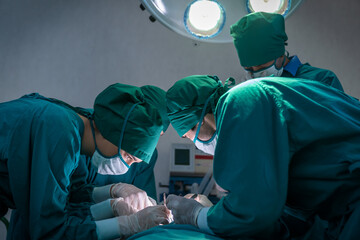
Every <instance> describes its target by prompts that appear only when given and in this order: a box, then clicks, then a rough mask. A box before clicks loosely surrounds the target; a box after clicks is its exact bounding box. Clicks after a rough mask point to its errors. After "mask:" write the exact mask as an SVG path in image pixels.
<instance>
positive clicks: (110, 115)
mask: <svg viewBox="0 0 360 240" xmlns="http://www.w3.org/2000/svg"><path fill="white" fill-rule="evenodd" d="M134 104H137V105H136V106H135V107H134V108H133V109H132V111H131V112H130V115H129V116H128V119H126V117H127V115H128V113H129V111H130V110H131V108H132V107H133V106H134ZM125 120H127V121H126V125H125V130H124V132H123V133H122V129H123V126H124V123H125ZM94 121H95V123H96V126H97V127H98V129H99V130H100V133H101V134H102V135H103V137H104V138H105V139H107V140H108V141H110V142H111V143H113V144H114V145H116V146H118V147H119V150H120V149H123V150H124V151H126V152H128V153H129V154H131V155H134V156H135V157H137V158H140V159H141V160H142V161H144V162H146V163H149V161H150V158H151V156H152V154H153V152H154V150H155V147H156V144H157V142H158V140H159V137H160V133H161V130H162V127H163V126H162V121H161V117H160V114H159V112H158V111H157V110H156V109H155V107H154V106H153V105H151V104H149V103H148V102H147V101H146V99H145V97H144V95H143V93H142V91H141V89H140V88H139V87H135V86H130V85H125V84H120V83H116V84H113V85H110V86H109V87H107V88H106V89H105V90H104V91H102V92H101V93H100V94H99V95H98V96H97V97H96V99H95V103H94ZM122 134H123V136H122V139H121V146H120V138H121V135H122Z"/></svg>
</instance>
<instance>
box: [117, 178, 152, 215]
mask: <svg viewBox="0 0 360 240" xmlns="http://www.w3.org/2000/svg"><path fill="white" fill-rule="evenodd" d="M110 195H111V197H112V198H119V197H121V198H123V200H124V202H126V203H127V204H129V205H130V206H131V207H133V208H134V209H135V210H136V211H139V210H142V209H144V208H146V207H149V206H153V205H154V204H153V203H152V202H151V201H150V200H149V198H148V195H147V194H146V192H145V191H143V190H141V189H139V188H137V187H135V186H134V185H131V184H127V183H116V184H113V185H112V186H111V188H110Z"/></svg>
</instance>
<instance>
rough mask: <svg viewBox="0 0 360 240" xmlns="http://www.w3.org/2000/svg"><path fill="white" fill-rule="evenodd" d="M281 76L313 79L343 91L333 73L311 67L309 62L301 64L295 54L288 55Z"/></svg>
mask: <svg viewBox="0 0 360 240" xmlns="http://www.w3.org/2000/svg"><path fill="white" fill-rule="evenodd" d="M281 77H287V78H303V79H308V80H314V81H318V82H322V83H325V84H327V85H329V86H331V87H334V88H336V89H338V90H341V91H344V89H343V87H342V85H341V83H340V80H339V79H338V78H337V76H336V75H335V73H333V72H332V71H330V70H327V69H322V68H317V67H313V66H311V65H310V64H309V63H305V64H302V63H301V62H300V60H299V58H298V57H297V56H296V55H295V56H292V57H290V62H289V63H288V64H287V65H286V66H285V67H284V71H283V73H282V75H281Z"/></svg>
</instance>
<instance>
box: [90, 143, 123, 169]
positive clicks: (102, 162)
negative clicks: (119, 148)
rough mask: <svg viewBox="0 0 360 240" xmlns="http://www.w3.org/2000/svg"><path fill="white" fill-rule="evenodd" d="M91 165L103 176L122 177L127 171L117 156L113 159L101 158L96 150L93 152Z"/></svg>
mask: <svg viewBox="0 0 360 240" xmlns="http://www.w3.org/2000/svg"><path fill="white" fill-rule="evenodd" d="M91 163H92V164H93V166H95V167H96V168H97V172H98V173H100V174H103V175H122V174H125V173H126V172H127V171H128V170H129V165H128V164H125V163H124V162H123V161H122V160H121V158H120V156H119V155H115V156H113V157H105V156H103V155H102V154H101V153H100V151H99V150H98V149H96V150H95V152H94V154H93V156H92V158H91Z"/></svg>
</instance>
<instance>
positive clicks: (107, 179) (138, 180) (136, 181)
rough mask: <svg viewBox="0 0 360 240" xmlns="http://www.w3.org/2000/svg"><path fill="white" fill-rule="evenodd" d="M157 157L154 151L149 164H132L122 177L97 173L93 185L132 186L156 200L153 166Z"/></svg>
mask: <svg viewBox="0 0 360 240" xmlns="http://www.w3.org/2000/svg"><path fill="white" fill-rule="evenodd" d="M157 156H158V153H157V150H156V149H155V151H154V153H153V155H152V157H151V159H150V162H149V163H145V162H141V163H134V164H132V165H131V166H130V169H129V170H128V171H127V173H125V174H123V175H101V174H98V173H97V174H96V178H95V180H94V182H93V183H94V184H95V185H96V186H105V185H108V184H112V183H119V182H122V183H128V184H132V185H134V186H136V187H137V188H140V189H142V190H144V191H145V192H146V193H147V195H148V196H150V197H152V198H153V199H154V200H157V197H156V187H155V176H154V166H155V163H156V160H157Z"/></svg>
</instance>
